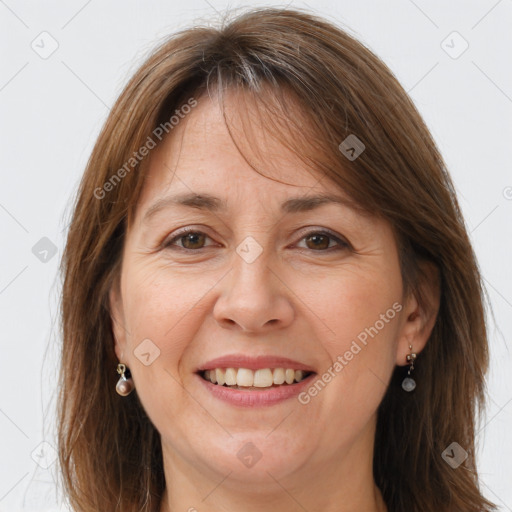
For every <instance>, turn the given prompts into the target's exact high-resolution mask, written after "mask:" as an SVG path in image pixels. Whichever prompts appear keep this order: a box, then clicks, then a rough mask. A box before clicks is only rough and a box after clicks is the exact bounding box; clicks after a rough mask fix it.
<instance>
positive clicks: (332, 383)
mask: <svg viewBox="0 0 512 512" xmlns="http://www.w3.org/2000/svg"><path fill="white" fill-rule="evenodd" d="M352 270H353V269H351V271H348V269H347V271H346V272H340V273H339V274H338V277H333V279H330V280H329V281H328V285H327V287H324V288H323V292H322V293H321V294H318V293H317V294H313V293H311V295H310V300H309V302H308V304H312V309H313V310H314V311H319V312H321V315H320V316H321V319H322V320H323V322H322V323H323V324H325V325H326V326H327V327H328V328H329V330H328V331H327V330H325V329H324V333H327V334H324V335H323V338H320V339H322V348H323V349H324V350H325V352H326V353H327V354H328V357H329V359H330V361H331V362H330V363H327V364H326V367H325V368H324V369H323V370H324V372H325V373H324V374H322V375H325V377H322V375H319V376H318V377H319V379H320V381H321V382H318V380H317V381H316V385H313V386H311V387H310V388H309V390H306V392H307V393H308V394H309V397H305V400H308V399H309V400H310V404H311V407H313V408H316V409H317V411H315V414H314V415H315V416H318V414H320V415H322V414H328V415H329V417H330V418H331V420H332V422H333V426H335V428H334V429H333V431H334V432H337V431H344V430H346V431H347V433H348V432H358V431H360V429H361V428H362V426H363V425H364V424H366V422H367V421H368V420H369V419H370V417H371V416H372V415H373V414H374V412H375V410H376V409H377V407H378V405H379V404H380V402H381V400H382V398H383V396H384V393H385V391H386V388H387V383H388V381H389V378H390V376H391V373H392V371H393V368H394V365H395V351H396V344H397V338H398V332H399V318H400V310H401V303H400V301H401V293H402V282H401V277H400V271H399V267H398V263H397V264H396V266H395V265H392V264H390V265H386V266H384V265H383V266H382V267H380V268H379V269H375V268H373V269H372V268H365V269H359V270H358V271H356V270H353V271H352ZM314 384H315V383H314Z"/></svg>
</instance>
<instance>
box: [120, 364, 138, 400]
mask: <svg viewBox="0 0 512 512" xmlns="http://www.w3.org/2000/svg"><path fill="white" fill-rule="evenodd" d="M117 373H118V374H119V375H120V377H119V380H118V381H117V384H116V391H117V392H118V393H119V394H120V395H121V396H128V395H129V394H130V393H131V392H132V391H133V390H134V389H135V385H134V384H133V379H132V375H131V373H130V370H129V369H128V368H126V365H124V364H123V363H119V364H118V365H117Z"/></svg>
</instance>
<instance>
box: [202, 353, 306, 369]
mask: <svg viewBox="0 0 512 512" xmlns="http://www.w3.org/2000/svg"><path fill="white" fill-rule="evenodd" d="M215 368H247V369H249V370H259V369H261V368H284V369H286V368H292V369H294V370H303V371H306V372H314V371H315V370H314V369H313V368H312V367H311V366H308V365H307V364H303V363H300V362H299V361H294V360H293V359H289V358H287V357H279V356H270V355H268V356H254V357H251V356H248V355H246V354H228V355H225V356H221V357H217V358H215V359H212V360H210V361H208V362H206V363H204V364H202V365H200V366H199V368H198V369H197V371H199V372H201V371H203V370H213V369H215Z"/></svg>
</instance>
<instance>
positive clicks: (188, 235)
mask: <svg viewBox="0 0 512 512" xmlns="http://www.w3.org/2000/svg"><path fill="white" fill-rule="evenodd" d="M207 238H210V237H209V236H208V235H206V234H205V233H203V232H202V231H197V230H194V229H191V228H188V229H184V230H182V231H181V232H180V233H178V234H177V235H176V236H175V237H173V238H171V239H170V240H169V241H168V242H165V243H164V247H170V246H173V245H176V244H175V242H176V241H181V243H182V245H178V248H180V249H188V250H192V251H193V250H197V249H202V248H203V247H204V242H205V240H206V239H207Z"/></svg>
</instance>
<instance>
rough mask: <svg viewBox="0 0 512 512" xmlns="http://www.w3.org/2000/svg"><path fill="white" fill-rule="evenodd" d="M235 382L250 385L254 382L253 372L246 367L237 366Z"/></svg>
mask: <svg viewBox="0 0 512 512" xmlns="http://www.w3.org/2000/svg"><path fill="white" fill-rule="evenodd" d="M236 383H237V384H238V385H239V386H247V387H249V386H252V385H253V383H254V372H253V371H252V370H248V369H247V368H239V369H238V373H237V374H236Z"/></svg>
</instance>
